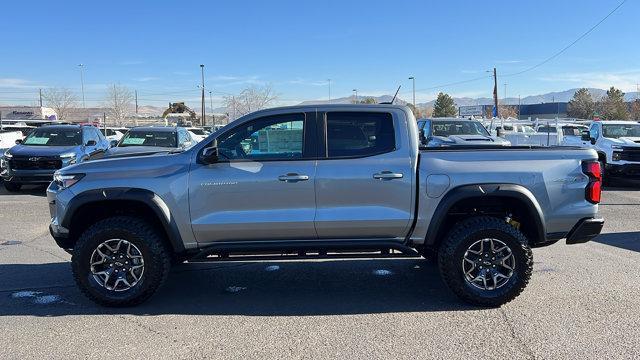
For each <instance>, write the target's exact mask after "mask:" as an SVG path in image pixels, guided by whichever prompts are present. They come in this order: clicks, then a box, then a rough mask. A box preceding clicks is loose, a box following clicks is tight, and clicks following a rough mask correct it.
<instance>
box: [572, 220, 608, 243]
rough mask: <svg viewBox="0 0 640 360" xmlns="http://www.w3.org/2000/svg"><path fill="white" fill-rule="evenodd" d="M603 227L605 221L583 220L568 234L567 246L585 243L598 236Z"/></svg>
mask: <svg viewBox="0 0 640 360" xmlns="http://www.w3.org/2000/svg"><path fill="white" fill-rule="evenodd" d="M603 226H604V219H594V218H586V219H582V220H580V221H578V223H577V224H576V226H574V227H573V229H571V231H569V234H567V244H581V243H585V242H587V241H589V240H591V239H593V238H594V237H596V236H598V234H600V231H602V227H603Z"/></svg>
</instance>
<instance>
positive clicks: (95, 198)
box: [60, 187, 185, 253]
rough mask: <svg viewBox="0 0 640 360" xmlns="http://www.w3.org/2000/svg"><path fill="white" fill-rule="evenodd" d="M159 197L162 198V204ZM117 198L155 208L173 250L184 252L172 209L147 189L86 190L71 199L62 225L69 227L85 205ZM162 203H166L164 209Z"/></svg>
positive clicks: (154, 210)
mask: <svg viewBox="0 0 640 360" xmlns="http://www.w3.org/2000/svg"><path fill="white" fill-rule="evenodd" d="M157 199H159V200H160V202H161V203H160V204H159V202H158V200H157ZM116 200H128V201H137V202H141V203H143V204H145V205H146V206H148V207H149V208H150V209H151V210H153V212H154V213H155V215H156V217H157V218H158V220H159V221H160V223H161V224H162V227H163V228H164V231H165V233H166V234H167V239H168V240H169V243H170V244H171V247H172V249H173V251H174V252H176V253H181V252H184V250H185V247H184V243H183V241H182V236H180V231H179V230H178V226H177V224H176V223H175V220H174V217H173V216H172V215H171V212H170V209H169V208H168V207H167V206H166V204H165V203H164V201H163V200H162V198H160V197H159V196H157V195H156V194H155V193H154V192H153V191H150V190H146V189H140V188H127V187H120V188H109V189H95V190H88V191H84V192H82V193H80V194H78V195H76V196H75V197H73V199H71V201H69V204H68V205H67V211H66V212H65V215H64V218H63V219H62V220H61V222H60V225H61V226H63V227H65V228H67V229H69V228H70V225H71V222H72V219H73V218H74V216H75V215H76V213H77V211H78V210H79V209H80V208H81V207H82V206H84V205H87V204H90V203H95V202H104V201H116ZM162 205H164V207H165V208H164V209H163V206H162Z"/></svg>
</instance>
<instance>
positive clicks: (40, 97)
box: [40, 89, 42, 107]
mask: <svg viewBox="0 0 640 360" xmlns="http://www.w3.org/2000/svg"><path fill="white" fill-rule="evenodd" d="M40 107H42V89H40Z"/></svg>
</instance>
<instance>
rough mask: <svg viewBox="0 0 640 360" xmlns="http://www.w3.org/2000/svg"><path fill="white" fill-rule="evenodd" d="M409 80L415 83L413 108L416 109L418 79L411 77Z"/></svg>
mask: <svg viewBox="0 0 640 360" xmlns="http://www.w3.org/2000/svg"><path fill="white" fill-rule="evenodd" d="M409 80H411V81H412V82H413V108H414V109H416V78H415V77H413V76H411V77H409Z"/></svg>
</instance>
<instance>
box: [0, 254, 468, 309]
mask: <svg viewBox="0 0 640 360" xmlns="http://www.w3.org/2000/svg"><path fill="white" fill-rule="evenodd" d="M8 274H11V276H12V277H14V279H16V278H17V279H20V278H21V277H25V278H26V279H27V281H28V280H29V279H31V280H32V281H30V282H32V283H33V284H34V285H36V284H38V283H39V284H43V283H46V284H51V285H53V284H56V285H57V286H49V287H46V285H45V286H41V287H37V285H36V286H35V287H30V286H29V285H30V284H28V283H25V284H22V282H23V281H21V282H18V281H17V280H16V281H13V282H12V284H11V285H12V286H11V289H10V290H7V287H6V286H5V287H4V289H1V291H0V296H1V297H2V298H0V316H12V315H31V316H65V315H92V314H96V315H104V314H119V315H121V314H131V315H139V316H146V315H164V314H177V315H180V314H183V315H245V316H316V315H343V314H368V313H388V312H429V311H460V310H471V309H477V308H475V307H473V306H470V305H467V304H465V303H463V302H461V301H460V300H459V299H458V298H456V297H455V296H454V295H453V294H452V293H451V292H450V291H449V290H448V289H447V288H446V286H445V285H444V283H443V282H442V280H441V279H440V276H439V274H438V271H437V267H436V266H435V265H434V264H433V263H432V262H427V261H425V260H422V259H402V260H399V259H392V260H327V261H307V262H246V263H244V262H243V263H213V264H212V263H202V264H183V265H179V266H177V267H175V268H174V269H173V271H172V273H171V275H170V276H169V279H168V281H167V282H166V283H165V285H164V286H163V287H162V288H161V289H160V290H159V291H158V293H156V294H155V296H153V297H152V298H151V299H150V300H149V301H147V302H146V303H144V304H142V305H139V306H137V307H131V308H116V309H114V308H104V307H100V306H98V305H95V304H94V303H92V302H91V301H89V300H87V299H86V298H85V297H84V296H82V294H80V291H79V290H78V289H77V288H76V286H75V284H74V283H73V281H72V280H71V269H70V264H69V263H66V262H60V263H51V264H33V265H31V264H17V265H10V264H0V275H1V276H8ZM43 278H44V279H48V280H46V281H43V280H42V279H43ZM16 285H23V286H16ZM30 292H31V293H30ZM41 298H44V299H49V300H51V301H43V300H41Z"/></svg>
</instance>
